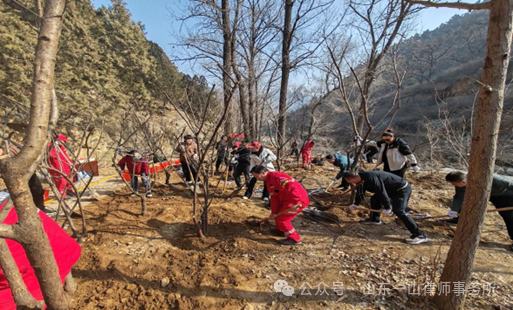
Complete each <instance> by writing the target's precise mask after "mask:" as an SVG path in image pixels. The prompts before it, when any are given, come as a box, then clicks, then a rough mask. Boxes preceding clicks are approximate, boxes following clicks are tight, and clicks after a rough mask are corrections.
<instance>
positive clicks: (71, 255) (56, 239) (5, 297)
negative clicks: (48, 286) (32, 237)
mask: <svg viewBox="0 0 513 310" xmlns="http://www.w3.org/2000/svg"><path fill="white" fill-rule="evenodd" d="M4 205H5V203H4V204H2V205H1V206H0V210H1V209H2V208H3V207H4ZM38 214H39V218H40V219H41V221H42V222H43V228H44V230H45V232H46V234H47V235H48V239H49V240H50V245H51V246H52V249H53V253H54V257H55V260H56V261H57V266H59V275H60V277H61V281H62V282H63V283H64V278H65V277H66V276H67V275H68V274H69V272H70V271H71V267H72V266H73V265H74V264H75V263H76V262H77V261H78V259H79V257H80V252H81V248H80V245H79V244H78V243H77V242H76V241H75V240H74V239H73V238H71V237H70V236H69V235H68V234H67V233H66V232H65V231H64V230H63V229H62V228H61V227H60V226H59V225H58V224H57V223H56V222H55V221H54V220H52V219H51V218H49V217H48V216H47V215H46V214H45V213H43V212H39V213H38ZM17 221H18V216H17V214H16V212H15V211H14V209H13V210H12V211H11V212H10V213H9V215H8V216H7V218H6V219H5V221H4V222H3V223H2V224H8V225H12V224H15V223H16V222H17ZM5 241H6V243H7V246H8V247H9V250H10V251H11V254H12V256H13V258H14V260H15V261H16V264H17V265H18V269H19V270H20V274H21V276H22V277H23V281H24V282H25V284H26V285H27V289H28V291H29V292H30V293H31V294H32V296H34V298H35V299H37V300H43V294H42V293H41V289H40V288H39V282H38V280H37V278H36V276H35V274H34V269H32V266H31V265H30V263H29V261H28V259H27V256H26V255H25V250H23V247H22V246H21V245H20V244H19V243H18V242H16V241H13V240H8V239H6V240H5ZM0 309H2V310H11V309H13V310H14V309H16V305H15V304H14V300H13V297H12V294H11V289H10V288H9V284H8V283H7V279H6V278H5V275H4V273H3V271H2V269H1V268H0Z"/></svg>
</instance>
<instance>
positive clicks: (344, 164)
mask: <svg viewBox="0 0 513 310" xmlns="http://www.w3.org/2000/svg"><path fill="white" fill-rule="evenodd" d="M326 161H327V162H329V163H330V164H333V166H335V167H339V168H340V171H339V172H338V173H337V175H336V176H335V177H334V178H333V180H332V182H333V183H334V182H336V181H338V180H340V179H341V178H342V176H343V175H344V172H346V171H348V170H349V169H350V168H351V166H352V165H353V159H352V158H350V159H349V160H348V159H347V156H345V155H341V154H335V155H332V154H328V155H326ZM356 167H358V165H356ZM348 187H349V184H348V183H347V181H346V180H345V179H342V183H340V185H339V186H338V188H342V190H343V191H345V190H347V188H348Z"/></svg>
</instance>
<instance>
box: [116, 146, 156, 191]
mask: <svg viewBox="0 0 513 310" xmlns="http://www.w3.org/2000/svg"><path fill="white" fill-rule="evenodd" d="M118 166H119V169H120V172H121V173H124V172H125V166H126V168H127V169H128V173H129V174H130V183H131V185H132V189H133V191H134V192H133V193H132V195H131V196H132V197H135V196H136V195H137V194H139V176H140V177H141V181H142V183H143V185H144V187H145V188H146V197H148V198H150V197H152V195H151V186H150V181H149V177H148V176H149V169H148V160H147V159H146V158H144V157H143V156H142V154H141V153H140V152H138V151H136V150H132V151H130V152H129V153H128V154H127V155H126V156H124V157H123V158H121V160H120V161H119V163H118Z"/></svg>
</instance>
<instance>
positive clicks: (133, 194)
mask: <svg viewBox="0 0 513 310" xmlns="http://www.w3.org/2000/svg"><path fill="white" fill-rule="evenodd" d="M138 194H139V193H138V192H135V193H132V195H130V197H135V196H137V195H138Z"/></svg>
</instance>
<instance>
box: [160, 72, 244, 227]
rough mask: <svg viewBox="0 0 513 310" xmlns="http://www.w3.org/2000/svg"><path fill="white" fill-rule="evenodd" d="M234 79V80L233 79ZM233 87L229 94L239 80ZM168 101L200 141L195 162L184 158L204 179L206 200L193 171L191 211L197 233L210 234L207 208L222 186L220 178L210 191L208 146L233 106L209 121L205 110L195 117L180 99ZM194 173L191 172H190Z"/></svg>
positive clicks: (203, 186) (208, 100) (232, 92)
mask: <svg viewBox="0 0 513 310" xmlns="http://www.w3.org/2000/svg"><path fill="white" fill-rule="evenodd" d="M232 82H234V81H232ZM233 85H234V87H233V88H232V89H230V92H229V93H230V94H232V95H233V94H234V93H235V91H236V89H235V88H236V87H237V85H238V84H237V82H234V83H233ZM214 88H215V85H214V86H212V89H211V91H210V95H209V97H208V99H207V101H206V105H207V109H206V110H208V107H209V106H210V105H211V104H213V101H214V97H213V93H214ZM167 98H168V101H169V103H170V104H171V105H172V106H173V107H174V108H175V110H176V112H177V113H178V114H179V116H180V117H181V118H182V119H183V120H184V121H185V123H186V124H187V127H188V128H189V130H191V131H192V132H193V134H194V136H195V138H196V141H197V142H198V154H197V155H198V160H197V161H195V162H194V164H193V159H192V158H190V157H188V155H187V154H184V155H185V159H186V161H187V163H184V164H187V165H194V169H195V170H196V172H197V176H199V177H200V178H201V179H202V182H201V183H202V184H201V186H202V192H203V197H202V198H203V200H202V201H200V199H199V196H198V194H199V185H198V183H197V179H195V177H194V176H193V175H191V177H192V178H191V180H192V181H193V182H192V184H194V186H193V188H192V191H193V200H192V205H193V208H192V215H193V221H194V224H195V225H196V227H197V229H198V235H199V236H200V237H204V236H208V211H209V207H210V205H211V204H212V201H213V199H214V197H215V194H216V192H217V189H218V188H219V184H220V182H221V180H219V182H218V183H217V186H216V190H215V191H214V193H211V190H210V175H209V173H208V163H207V162H208V154H209V150H210V149H211V148H213V147H214V144H215V140H216V139H217V136H218V133H219V130H220V129H221V127H222V126H223V124H224V122H225V121H226V117H227V116H228V111H229V109H230V108H231V107H230V106H224V107H223V111H222V113H221V114H220V115H219V116H218V117H217V119H216V120H214V121H208V120H207V119H206V117H205V116H206V114H204V115H203V116H202V117H200V118H197V119H196V118H194V117H192V116H191V115H190V114H187V113H183V111H181V110H180V108H179V106H180V104H178V103H177V102H174V101H173V100H172V99H171V98H170V97H169V96H167ZM228 99H229V102H231V98H228ZM191 174H192V173H191ZM198 204H199V206H201V210H198V209H199V208H198Z"/></svg>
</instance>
